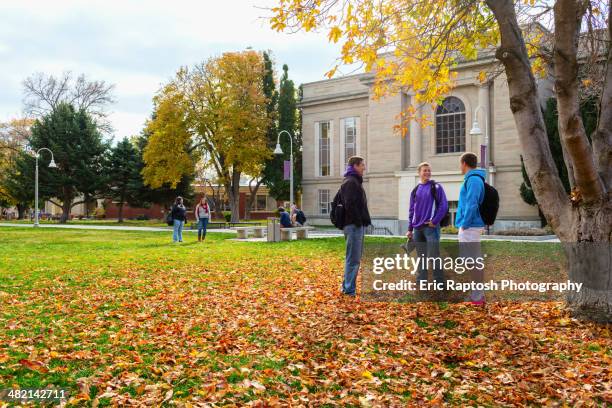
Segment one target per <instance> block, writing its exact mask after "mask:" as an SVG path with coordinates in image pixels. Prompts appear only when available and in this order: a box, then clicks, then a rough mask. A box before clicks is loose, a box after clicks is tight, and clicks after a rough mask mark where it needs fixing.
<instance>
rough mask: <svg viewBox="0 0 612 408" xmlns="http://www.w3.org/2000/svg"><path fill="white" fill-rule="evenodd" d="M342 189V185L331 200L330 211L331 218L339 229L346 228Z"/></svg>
mask: <svg viewBox="0 0 612 408" xmlns="http://www.w3.org/2000/svg"><path fill="white" fill-rule="evenodd" d="M341 191H342V187H341V188H340V189H338V192H337V193H336V195H335V196H334V199H333V200H332V202H331V211H330V212H329V219H330V220H331V222H332V224H334V227H336V228H338V229H343V228H344V201H343V200H342V194H341Z"/></svg>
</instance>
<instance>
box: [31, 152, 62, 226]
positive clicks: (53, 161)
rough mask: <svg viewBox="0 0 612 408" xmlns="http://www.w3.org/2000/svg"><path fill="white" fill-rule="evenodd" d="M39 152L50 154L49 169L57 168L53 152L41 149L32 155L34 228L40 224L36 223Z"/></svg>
mask: <svg viewBox="0 0 612 408" xmlns="http://www.w3.org/2000/svg"><path fill="white" fill-rule="evenodd" d="M41 150H46V151H48V152H49V153H51V162H49V167H50V168H52V169H54V168H56V167H57V164H55V160H54V158H53V152H52V151H51V150H49V149H47V148H46V147H41V148H40V149H38V150H37V151H36V154H35V155H34V157H36V176H35V182H34V191H35V192H34V226H35V227H38V226H39V225H40V224H39V223H38V158H39V157H40V152H41Z"/></svg>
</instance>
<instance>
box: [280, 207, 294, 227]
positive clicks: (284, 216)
mask: <svg viewBox="0 0 612 408" xmlns="http://www.w3.org/2000/svg"><path fill="white" fill-rule="evenodd" d="M278 213H279V214H280V225H281V228H291V227H293V224H292V223H291V217H289V213H288V212H287V211H285V209H284V208H283V207H279V208H278Z"/></svg>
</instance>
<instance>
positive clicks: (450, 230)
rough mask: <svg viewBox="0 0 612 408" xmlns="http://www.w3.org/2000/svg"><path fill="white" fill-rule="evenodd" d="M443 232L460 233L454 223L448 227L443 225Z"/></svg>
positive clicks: (441, 230)
mask: <svg viewBox="0 0 612 408" xmlns="http://www.w3.org/2000/svg"><path fill="white" fill-rule="evenodd" d="M440 232H441V233H442V234H458V233H459V229H458V228H457V227H455V226H453V225H449V226H448V227H443V228H441V229H440Z"/></svg>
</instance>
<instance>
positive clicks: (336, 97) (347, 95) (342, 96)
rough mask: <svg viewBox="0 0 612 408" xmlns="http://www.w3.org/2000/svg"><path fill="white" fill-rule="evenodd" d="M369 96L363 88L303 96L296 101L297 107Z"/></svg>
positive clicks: (367, 91)
mask: <svg viewBox="0 0 612 408" xmlns="http://www.w3.org/2000/svg"><path fill="white" fill-rule="evenodd" d="M368 97H369V90H368V89H363V90H359V91H352V92H338V93H335V94H330V95H322V96H317V97H311V98H304V99H302V100H301V101H300V102H299V103H298V108H305V107H309V106H315V105H322V104H326V103H335V102H343V101H351V100H355V99H363V98H368Z"/></svg>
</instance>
